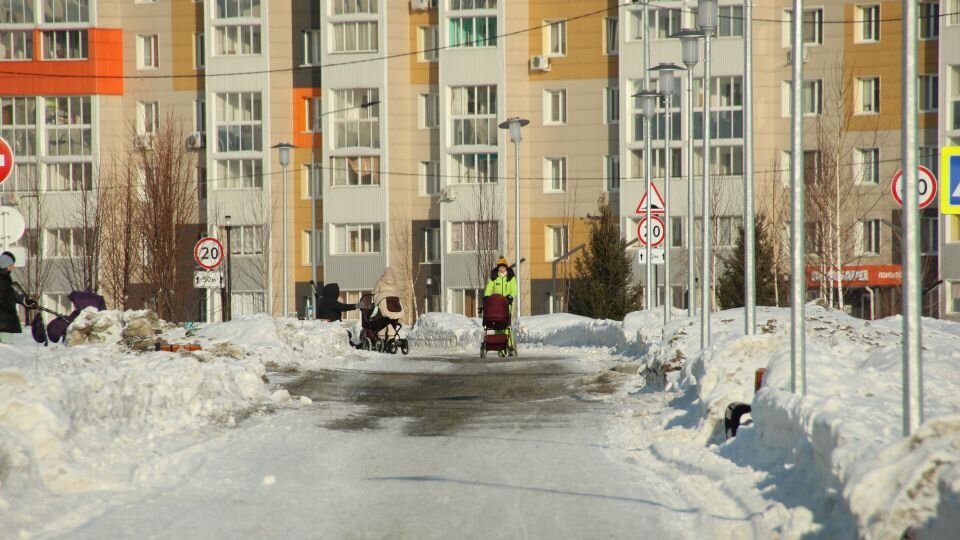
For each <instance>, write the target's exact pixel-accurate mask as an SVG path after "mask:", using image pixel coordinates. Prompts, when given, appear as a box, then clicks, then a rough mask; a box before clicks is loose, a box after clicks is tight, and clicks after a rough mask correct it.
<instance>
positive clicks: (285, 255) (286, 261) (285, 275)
mask: <svg viewBox="0 0 960 540" xmlns="http://www.w3.org/2000/svg"><path fill="white" fill-rule="evenodd" d="M289 264H290V262H289V256H288V253H287V167H286V166H284V167H283V314H282V315H281V317H286V316H287V313H289V311H288V309H287V308H288V304H287V281H288V280H289V277H290V276H289V274H288V273H287V272H288V271H289Z"/></svg>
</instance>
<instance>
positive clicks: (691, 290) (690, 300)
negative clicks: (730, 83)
mask: <svg viewBox="0 0 960 540" xmlns="http://www.w3.org/2000/svg"><path fill="white" fill-rule="evenodd" d="M693 191H694V186H693V66H688V68H687V316H688V317H693V316H695V315H696V314H697V307H696V306H697V302H696V299H697V293H696V289H697V283H696V276H695V275H694V274H695V272H696V269H697V258H696V250H695V249H694V245H693V237H694V234H695V229H696V228H695V227H694V224H693V222H694V219H693V213H694V212H695V211H696V209H695V208H694V200H693Z"/></svg>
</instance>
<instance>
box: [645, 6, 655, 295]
mask: <svg viewBox="0 0 960 540" xmlns="http://www.w3.org/2000/svg"><path fill="white" fill-rule="evenodd" d="M649 70H650V2H649V1H646V2H644V3H643V89H644V90H647V91H649V90H651V88H650V71H649ZM650 138H651V135H650V119H649V118H648V117H647V116H646V115H645V116H644V121H643V139H644V140H643V174H644V176H646V183H647V192H646V195H645V196H644V197H645V198H646V201H647V208H646V212H645V213H646V220H647V222H646V223H647V225H646V233H647V241H646V242H645V244H646V246H645V247H644V249H645V250H646V255H647V259H646V261H647V262H646V266H647V267H646V283H645V284H644V289H643V290H644V295H643V309H647V310H649V309H653V265H652V264H650V256H651V253H650V240H651V235H650V222H651V221H653V219H652V216H651V212H650V209H651V206H652V204H651V203H652V200H651V198H652V197H653V194H652V193H651V192H650V191H651V190H650V174H651V168H650V165H651V164H652V163H653V156H652V155H651V154H652V152H653V150H652V146H651V140H650Z"/></svg>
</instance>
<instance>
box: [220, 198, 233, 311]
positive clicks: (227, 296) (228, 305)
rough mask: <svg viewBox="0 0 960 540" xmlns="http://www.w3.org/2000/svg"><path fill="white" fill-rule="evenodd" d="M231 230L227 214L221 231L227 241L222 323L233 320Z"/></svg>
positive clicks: (231, 226)
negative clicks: (223, 232)
mask: <svg viewBox="0 0 960 540" xmlns="http://www.w3.org/2000/svg"><path fill="white" fill-rule="evenodd" d="M232 229H233V225H232V224H231V219H230V214H227V215H225V216H223V230H224V231H225V234H226V241H227V246H226V248H227V249H226V254H225V260H224V263H225V266H226V268H225V269H224V274H226V277H225V280H226V283H225V287H224V288H223V289H222V290H223V320H224V321H229V320H232V319H233V305H232V304H233V298H232V296H231V295H232V294H233V291H232V290H231V287H232V286H233V284H232V282H231V281H230V274H231V273H232V270H233V267H232V266H231V260H230V252H231V249H230V236H231V235H230V231H231V230H232Z"/></svg>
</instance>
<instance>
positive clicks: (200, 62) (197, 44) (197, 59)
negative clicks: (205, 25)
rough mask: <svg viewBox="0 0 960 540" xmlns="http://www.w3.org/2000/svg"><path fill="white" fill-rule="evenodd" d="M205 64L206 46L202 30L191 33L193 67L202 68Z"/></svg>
mask: <svg viewBox="0 0 960 540" xmlns="http://www.w3.org/2000/svg"><path fill="white" fill-rule="evenodd" d="M206 65H207V46H206V41H205V38H204V33H203V32H197V33H195V34H193V69H203V68H204V67H206Z"/></svg>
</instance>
